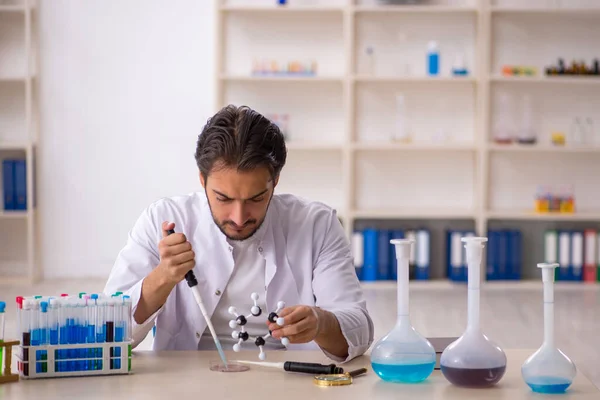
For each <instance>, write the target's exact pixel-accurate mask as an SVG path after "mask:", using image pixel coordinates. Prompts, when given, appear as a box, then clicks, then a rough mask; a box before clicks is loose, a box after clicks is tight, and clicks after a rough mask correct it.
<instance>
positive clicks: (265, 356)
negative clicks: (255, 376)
mask: <svg viewBox="0 0 600 400" xmlns="http://www.w3.org/2000/svg"><path fill="white" fill-rule="evenodd" d="M258 358H260V360H261V361H265V360H266V359H267V354H266V353H260V354H259V355H258Z"/></svg>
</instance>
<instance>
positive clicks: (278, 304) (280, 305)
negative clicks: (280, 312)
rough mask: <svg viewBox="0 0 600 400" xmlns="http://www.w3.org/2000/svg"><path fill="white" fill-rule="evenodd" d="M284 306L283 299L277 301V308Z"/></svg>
mask: <svg viewBox="0 0 600 400" xmlns="http://www.w3.org/2000/svg"><path fill="white" fill-rule="evenodd" d="M284 307H285V303H284V302H283V301H280V302H279V303H277V308H284Z"/></svg>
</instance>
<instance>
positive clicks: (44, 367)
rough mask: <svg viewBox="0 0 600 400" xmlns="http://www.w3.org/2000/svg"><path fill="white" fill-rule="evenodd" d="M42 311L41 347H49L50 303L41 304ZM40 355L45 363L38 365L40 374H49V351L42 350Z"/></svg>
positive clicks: (40, 316) (40, 324) (40, 322)
mask: <svg viewBox="0 0 600 400" xmlns="http://www.w3.org/2000/svg"><path fill="white" fill-rule="evenodd" d="M40 311H41V313H40V314H39V318H40V321H39V331H40V345H41V346H47V345H48V342H49V341H50V338H49V335H50V333H49V332H50V331H49V329H48V302H47V301H42V302H40ZM38 353H40V356H41V357H40V359H41V360H42V361H43V362H41V363H38V366H39V368H36V369H39V371H38V372H44V373H45V372H48V362H47V360H48V351H47V350H40V351H38Z"/></svg>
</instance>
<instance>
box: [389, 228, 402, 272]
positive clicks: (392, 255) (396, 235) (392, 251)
mask: <svg viewBox="0 0 600 400" xmlns="http://www.w3.org/2000/svg"><path fill="white" fill-rule="evenodd" d="M390 236H391V239H404V231H401V230H394V231H392V233H391V235H390ZM389 254H390V255H389V257H390V272H391V274H390V279H392V280H394V281H396V280H398V265H397V263H396V246H394V245H392V244H390V251H389Z"/></svg>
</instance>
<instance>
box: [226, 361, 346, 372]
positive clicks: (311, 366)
mask: <svg viewBox="0 0 600 400" xmlns="http://www.w3.org/2000/svg"><path fill="white" fill-rule="evenodd" d="M238 362H239V363H240V364H252V365H258V366H261V367H269V368H277V369H283V370H284V371H288V372H301V373H305V374H313V375H315V374H317V375H318V374H343V373H344V369H343V368H342V367H338V366H337V365H335V364H329V365H325V364H317V363H305V362H297V361H284V362H264V361H262V362H260V361H245V360H238Z"/></svg>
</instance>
